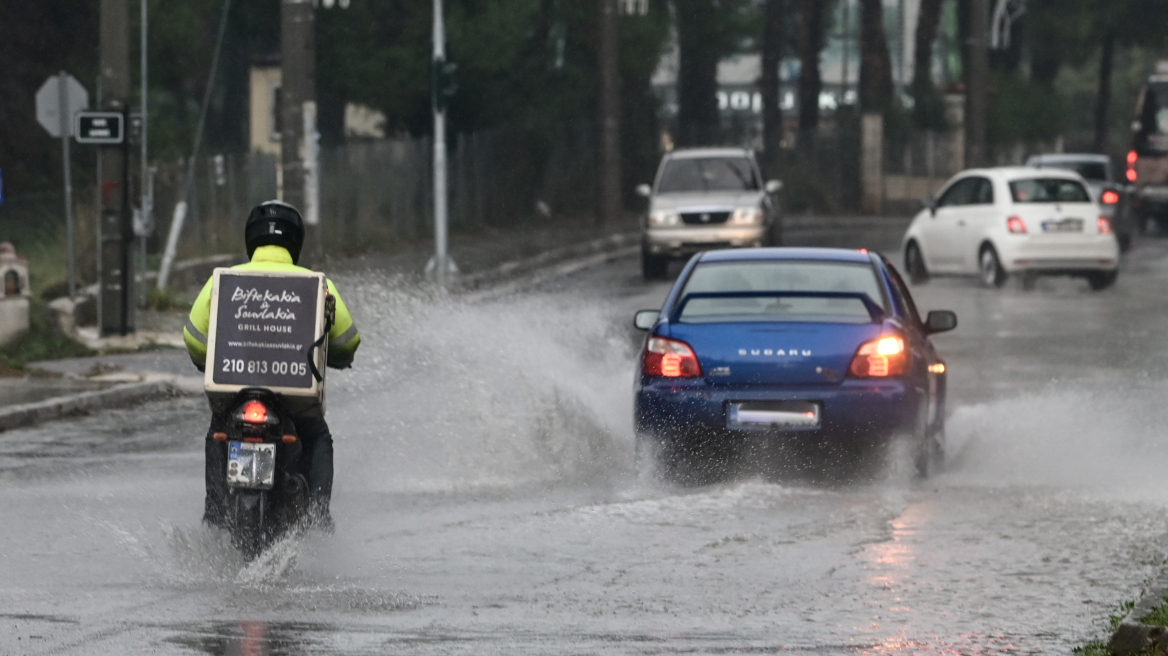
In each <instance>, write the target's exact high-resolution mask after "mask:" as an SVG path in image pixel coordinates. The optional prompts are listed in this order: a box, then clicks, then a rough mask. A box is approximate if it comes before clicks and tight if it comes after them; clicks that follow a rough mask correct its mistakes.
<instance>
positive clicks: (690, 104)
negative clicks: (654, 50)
mask: <svg viewBox="0 0 1168 656" xmlns="http://www.w3.org/2000/svg"><path fill="white" fill-rule="evenodd" d="M675 7H676V9H677V45H678V49H679V50H680V51H681V52H680V57H679V60H680V61H679V66H678V71H677V104H678V109H677V123H678V135H677V142H678V145H680V146H703V145H711V144H714V143H716V142H717V139H718V133H719V132H720V129H719V128H720V126H721V116H720V115H719V113H718V60H719V59H720V58H721V52H720V49H719V43H718V41H719V40H718V35H717V33H716V30H717V25H718V15H717V14H718V7H717V6H715V4H714V1H713V0H675Z"/></svg>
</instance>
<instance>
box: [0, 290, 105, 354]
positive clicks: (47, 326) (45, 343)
mask: <svg viewBox="0 0 1168 656" xmlns="http://www.w3.org/2000/svg"><path fill="white" fill-rule="evenodd" d="M29 324H30V328H29V331H28V332H27V333H25V334H24V335H23V336H21V337H20V338H18V339H17V340H16V341H15V342H13V343H11V344H9V345H7V346H5V347H3V348H0V368H4V369H16V370H22V369H24V366H25V365H26V364H28V363H29V362H36V361H38V360H52V359H58V358H76V357H82V356H86V355H93V351H91V350H90V349H88V348H86V347H85V346H83V345H82V344H79V343H77V342H75V341H73V340H72V339H69V338H68V337H66V336H65V335H64V334H62V333H61V331H60V330H59V329H58V328H57V327H56V326H54V325H53V316H52V312H51V311H50V310H49V307H48V304H47V303H45V302H44V301H42V300H40V299H38V298H36V297H33V299H32V303H31V306H30V307H29Z"/></svg>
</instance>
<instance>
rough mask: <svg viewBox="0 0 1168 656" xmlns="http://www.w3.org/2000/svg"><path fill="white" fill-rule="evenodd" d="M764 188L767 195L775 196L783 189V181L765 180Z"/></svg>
mask: <svg viewBox="0 0 1168 656" xmlns="http://www.w3.org/2000/svg"><path fill="white" fill-rule="evenodd" d="M764 188H765V189H766V192H767V193H768V194H777V193H779V191H781V190H782V189H783V181H782V180H767V181H766V186H765V187H764Z"/></svg>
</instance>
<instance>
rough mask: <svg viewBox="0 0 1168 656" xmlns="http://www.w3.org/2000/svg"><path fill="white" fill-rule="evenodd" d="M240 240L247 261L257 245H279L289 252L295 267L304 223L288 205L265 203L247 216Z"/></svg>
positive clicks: (276, 202)
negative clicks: (245, 252) (243, 244)
mask: <svg viewBox="0 0 1168 656" xmlns="http://www.w3.org/2000/svg"><path fill="white" fill-rule="evenodd" d="M243 238H244V241H245V242H246V243H247V257H248V259H249V260H250V259H251V256H252V253H255V249H257V248H259V247H260V246H283V247H284V248H286V249H288V252H289V253H291V255H292V263H293V264H295V263H297V262H299V261H300V249H301V247H303V246H304V220H303V219H301V218H300V212H297V211H296V208H295V207H292V206H291V205H289V204H288V203H285V202H283V201H279V200H269V201H265V202H263V203H260V204H259V205H256V206H255V207H254V208H253V209H252V211H251V214H248V215H247V227H246V228H244V232H243Z"/></svg>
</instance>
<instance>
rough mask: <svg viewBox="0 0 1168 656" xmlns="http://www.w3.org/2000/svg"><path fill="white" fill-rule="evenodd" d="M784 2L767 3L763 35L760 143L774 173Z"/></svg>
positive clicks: (779, 122) (778, 142)
mask: <svg viewBox="0 0 1168 656" xmlns="http://www.w3.org/2000/svg"><path fill="white" fill-rule="evenodd" d="M786 5H787V2H786V0H767V2H766V7H765V9H764V11H765V12H766V13H765V16H764V18H763V34H762V79H761V80H760V81H759V87H760V91H761V93H762V133H763V137H762V143H763V150H764V151H765V153H766V159H767V163H768V165H769V167H770V170H771V171H772V172H773V171H774V169H775V167H776V166H777V165H778V158H779V149H780V148H781V147H782V142H783V110H782V108H780V107H779V101H780V98H779V63H780V62H781V61H782V58H783V28H784V24H783V23H784V21H783V19H784V18H785V16H784V14H785V12H786V8H787V7H786Z"/></svg>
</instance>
